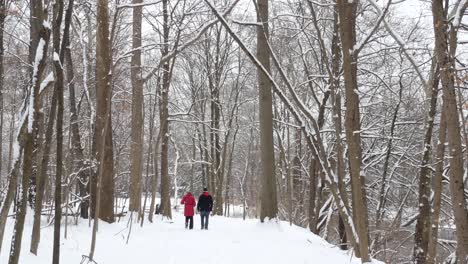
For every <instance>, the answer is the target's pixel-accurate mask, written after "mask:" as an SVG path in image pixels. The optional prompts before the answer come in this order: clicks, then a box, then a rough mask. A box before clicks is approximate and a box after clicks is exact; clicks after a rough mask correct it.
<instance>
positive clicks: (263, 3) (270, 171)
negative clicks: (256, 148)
mask: <svg viewBox="0 0 468 264" xmlns="http://www.w3.org/2000/svg"><path fill="white" fill-rule="evenodd" d="M257 8H258V9H257V21H258V22H260V23H262V26H261V27H257V57H258V60H259V61H260V63H261V64H262V66H263V67H264V68H265V69H266V70H267V71H268V72H270V53H269V49H268V36H269V33H268V32H269V30H268V24H269V23H268V0H258V1H257ZM257 75H258V77H257V78H258V89H259V105H260V106H259V114H260V116H259V120H260V142H261V143H260V144H261V157H262V158H261V161H262V191H261V205H260V206H261V211H260V221H261V222H264V221H265V218H269V219H273V218H276V217H277V215H278V202H277V200H276V176H275V154H274V153H275V150H274V142H273V110H272V93H271V83H270V80H269V78H268V76H266V75H265V73H263V71H261V70H260V69H257Z"/></svg>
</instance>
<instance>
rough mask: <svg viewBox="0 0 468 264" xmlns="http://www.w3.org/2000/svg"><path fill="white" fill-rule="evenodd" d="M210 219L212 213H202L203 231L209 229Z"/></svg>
mask: <svg viewBox="0 0 468 264" xmlns="http://www.w3.org/2000/svg"><path fill="white" fill-rule="evenodd" d="M209 217H210V211H200V218H201V229H208V218H209Z"/></svg>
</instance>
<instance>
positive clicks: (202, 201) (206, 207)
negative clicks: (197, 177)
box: [180, 188, 213, 229]
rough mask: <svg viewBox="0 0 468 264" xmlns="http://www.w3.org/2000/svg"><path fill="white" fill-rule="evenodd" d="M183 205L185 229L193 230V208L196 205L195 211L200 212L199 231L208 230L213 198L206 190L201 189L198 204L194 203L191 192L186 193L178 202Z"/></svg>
mask: <svg viewBox="0 0 468 264" xmlns="http://www.w3.org/2000/svg"><path fill="white" fill-rule="evenodd" d="M180 203H181V204H183V205H184V216H185V228H190V229H193V215H194V214H195V212H194V207H195V205H197V211H198V212H200V218H201V229H208V218H209V217H210V212H211V210H212V209H213V198H212V197H211V195H210V194H209V193H208V189H206V188H203V193H202V194H201V195H200V197H199V198H198V203H196V202H195V198H194V197H193V195H192V193H191V192H188V193H187V194H186V195H185V196H184V198H182V200H181V201H180Z"/></svg>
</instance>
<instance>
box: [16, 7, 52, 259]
mask: <svg viewBox="0 0 468 264" xmlns="http://www.w3.org/2000/svg"><path fill="white" fill-rule="evenodd" d="M31 9H34V10H40V11H38V12H37V14H36V15H37V17H36V18H35V19H37V21H35V23H37V24H34V25H32V26H37V25H39V27H40V30H39V39H38V43H37V46H36V48H35V50H36V52H35V59H34V64H33V65H34V71H33V75H32V82H31V87H30V90H29V95H28V98H27V99H28V101H29V103H28V104H25V106H27V108H25V109H23V113H22V114H23V115H27V122H26V123H27V125H26V126H25V127H23V126H20V127H19V129H21V130H22V132H21V135H20V136H21V137H22V142H23V146H24V153H23V173H22V184H21V189H20V190H21V192H20V193H19V202H18V211H17V217H16V220H15V227H14V228H15V233H14V234H13V237H12V240H11V249H10V258H9V264H18V260H19V256H20V251H21V242H22V238H23V229H24V221H25V217H26V207H27V200H28V190H29V183H30V182H29V181H30V175H31V174H32V172H33V167H32V166H33V158H34V138H35V135H36V134H37V129H38V113H39V111H40V109H39V100H40V96H39V88H40V84H41V81H42V76H43V73H44V69H45V66H46V58H47V50H48V43H49V38H50V28H49V27H46V26H48V24H46V25H44V17H45V16H46V13H43V8H42V1H41V0H39V1H37V2H35V6H31ZM37 51H42V52H41V53H37Z"/></svg>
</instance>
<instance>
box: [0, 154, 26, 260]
mask: <svg viewBox="0 0 468 264" xmlns="http://www.w3.org/2000/svg"><path fill="white" fill-rule="evenodd" d="M19 151H22V149H20V150H19ZM17 155H18V157H17V158H16V160H15V164H14V165H13V170H12V171H11V172H10V174H9V181H8V182H9V183H8V189H7V193H6V196H5V199H4V200H3V203H2V209H1V210H0V253H1V252H2V244H3V236H4V234H5V226H6V221H7V217H8V212H10V207H11V204H12V203H13V199H14V197H15V194H16V186H17V184H18V174H19V168H20V165H21V163H20V158H21V153H18V154H17Z"/></svg>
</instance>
